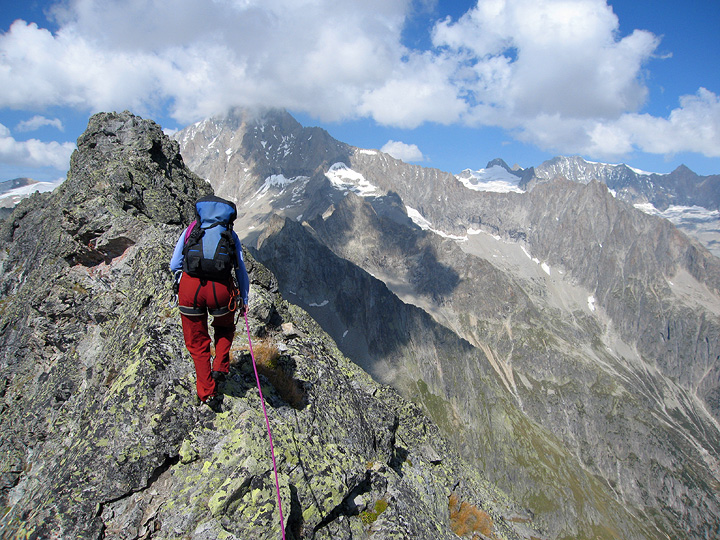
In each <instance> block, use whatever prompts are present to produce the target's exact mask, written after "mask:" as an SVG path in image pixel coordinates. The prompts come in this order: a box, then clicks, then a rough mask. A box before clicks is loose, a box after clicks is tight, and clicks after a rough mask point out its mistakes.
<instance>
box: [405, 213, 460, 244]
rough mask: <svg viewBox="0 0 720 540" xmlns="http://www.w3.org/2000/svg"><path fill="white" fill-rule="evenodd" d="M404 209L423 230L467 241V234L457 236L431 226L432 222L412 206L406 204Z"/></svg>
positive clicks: (451, 238)
mask: <svg viewBox="0 0 720 540" xmlns="http://www.w3.org/2000/svg"><path fill="white" fill-rule="evenodd" d="M405 210H406V211H407V215H408V217H409V218H410V219H411V220H412V221H413V223H415V225H417V226H418V227H420V228H421V229H422V230H424V231H430V232H433V233H435V234H437V235H438V236H442V237H443V238H448V239H450V240H457V241H459V242H467V239H468V237H467V236H457V235H454V234H448V233H446V232H443V231H440V230H438V229H435V228H433V226H432V223H430V222H429V221H428V220H427V219H425V218H424V217H423V215H422V214H421V213H420V212H418V211H417V210H415V209H414V208H411V207H410V206H406V207H405Z"/></svg>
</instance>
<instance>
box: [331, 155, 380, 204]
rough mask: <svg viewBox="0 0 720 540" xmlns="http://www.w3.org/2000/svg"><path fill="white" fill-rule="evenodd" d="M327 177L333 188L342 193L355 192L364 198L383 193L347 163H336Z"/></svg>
mask: <svg viewBox="0 0 720 540" xmlns="http://www.w3.org/2000/svg"><path fill="white" fill-rule="evenodd" d="M325 177H326V178H327V179H328V180H330V182H331V183H332V185H333V186H335V187H336V188H337V189H339V190H341V191H353V192H354V193H357V194H358V195H360V196H362V197H371V196H375V195H380V194H381V192H380V190H379V189H378V188H377V186H374V185H373V184H371V183H370V182H368V181H367V180H366V179H365V177H364V176H363V175H362V174H360V173H359V172H357V171H354V170H352V169H351V168H350V167H348V166H347V165H346V164H345V163H342V162H340V163H335V164H334V165H333V166H332V167H330V169H328V172H326V173H325Z"/></svg>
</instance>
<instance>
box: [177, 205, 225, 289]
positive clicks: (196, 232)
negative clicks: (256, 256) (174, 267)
mask: <svg viewBox="0 0 720 540" xmlns="http://www.w3.org/2000/svg"><path fill="white" fill-rule="evenodd" d="M195 215H196V218H195V221H193V222H192V223H191V224H190V226H189V227H188V231H187V233H186V234H185V247H184V248H183V256H184V259H183V270H184V271H185V272H186V273H187V274H189V275H191V276H193V277H196V278H200V279H207V280H210V281H230V280H231V279H232V271H233V269H234V268H235V267H236V266H237V253H236V252H235V242H234V240H233V235H232V232H233V223H234V221H235V218H236V217H237V208H236V207H235V203H233V202H230V201H226V200H225V199H221V198H220V197H216V196H214V195H210V196H208V197H203V198H202V199H199V200H198V201H197V202H196V203H195Z"/></svg>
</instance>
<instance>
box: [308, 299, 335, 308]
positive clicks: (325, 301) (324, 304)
mask: <svg viewBox="0 0 720 540" xmlns="http://www.w3.org/2000/svg"><path fill="white" fill-rule="evenodd" d="M329 303H330V300H323V301H322V302H320V303H319V304H316V303H315V302H313V303H312V304H308V305H309V306H310V307H325V306H327V305H328V304H329Z"/></svg>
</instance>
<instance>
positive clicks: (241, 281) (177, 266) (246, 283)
mask: <svg viewBox="0 0 720 540" xmlns="http://www.w3.org/2000/svg"><path fill="white" fill-rule="evenodd" d="M187 230H188V228H187V227H186V228H185V230H184V231H183V232H182V234H181V235H180V238H179V239H178V241H177V244H175V251H173V256H172V259H170V271H171V272H172V273H173V274H175V273H176V272H178V271H182V268H183V260H184V258H185V257H184V256H183V248H184V247H185V235H186V234H187ZM232 237H233V240H234V242H235V253H237V268H235V277H236V279H237V283H238V287H239V288H240V295H241V296H242V299H243V302H244V303H245V305H248V295H249V294H250V278H249V277H248V273H247V269H246V268H245V261H244V260H243V254H242V245H241V244H240V238H238V235H237V234H235V231H233V233H232Z"/></svg>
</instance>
